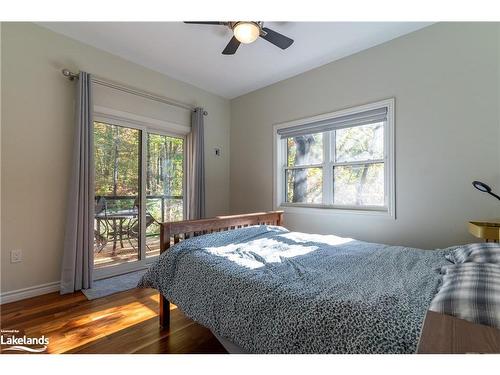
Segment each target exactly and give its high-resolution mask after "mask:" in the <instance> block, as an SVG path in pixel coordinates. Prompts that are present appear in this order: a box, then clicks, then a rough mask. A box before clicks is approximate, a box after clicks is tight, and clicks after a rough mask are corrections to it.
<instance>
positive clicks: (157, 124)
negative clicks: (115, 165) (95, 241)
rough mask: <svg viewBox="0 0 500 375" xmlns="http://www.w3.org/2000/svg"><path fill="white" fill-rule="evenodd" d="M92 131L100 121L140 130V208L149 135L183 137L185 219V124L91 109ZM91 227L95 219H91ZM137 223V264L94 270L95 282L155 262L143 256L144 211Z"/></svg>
mask: <svg viewBox="0 0 500 375" xmlns="http://www.w3.org/2000/svg"><path fill="white" fill-rule="evenodd" d="M92 121H93V122H92V129H93V126H94V125H93V123H94V122H102V123H106V124H109V125H115V126H120V127H126V128H131V129H136V130H139V131H140V132H141V133H140V136H141V139H140V143H141V146H140V150H139V151H140V153H139V157H140V160H139V163H141V175H140V189H141V207H146V194H143V192H146V178H147V176H146V174H147V171H146V169H147V168H144V165H142V163H145V161H146V160H147V144H148V134H149V133H152V134H159V135H165V136H168V137H175V138H182V139H183V141H184V143H183V145H184V147H183V152H184V163H183V169H184V173H183V181H182V184H183V186H182V194H183V210H182V213H183V216H184V218H183V219H184V220H185V219H186V218H187V211H186V210H187V207H188V202H187V200H188V198H189V194H188V193H189V190H188V189H189V184H188V179H187V177H188V176H187V169H186V168H187V134H188V133H189V132H190V131H191V128H190V127H188V126H185V125H181V124H176V123H173V122H167V121H163V120H157V119H153V118H149V117H145V116H139V115H136V114H133V113H129V112H123V111H119V110H115V109H112V108H107V107H101V106H94V111H93V119H92ZM90 220H91V221H92V225H93V220H94V218H93V217H92V218H90ZM140 222H141V234H140V241H141V248H140V254H139V257H138V260H137V261H134V262H126V263H122V264H118V265H115V266H112V267H104V268H99V269H95V268H94V272H93V276H94V281H96V280H100V279H104V278H107V277H112V276H116V275H122V274H124V273H127V272H132V271H137V270H141V269H145V268H147V267H149V266H150V265H151V264H152V263H154V262H155V261H156V260H157V259H158V257H156V256H155V257H146V250H145V244H146V242H145V241H146V210H145V209H141V212H140Z"/></svg>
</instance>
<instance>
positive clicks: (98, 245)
mask: <svg viewBox="0 0 500 375" xmlns="http://www.w3.org/2000/svg"><path fill="white" fill-rule="evenodd" d="M94 217H95V219H96V222H97V228H94V251H96V250H97V253H100V252H101V251H102V249H104V247H106V244H107V243H108V232H109V228H108V220H107V202H106V198H104V197H99V199H98V200H97V202H96V204H95V207H94ZM102 229H104V230H102Z"/></svg>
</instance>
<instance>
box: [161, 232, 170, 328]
mask: <svg viewBox="0 0 500 375" xmlns="http://www.w3.org/2000/svg"><path fill="white" fill-rule="evenodd" d="M167 225H168V224H166V223H162V224H161V225H160V255H161V254H162V253H164V252H165V251H167V249H168V248H169V247H170V232H169V231H168V230H167V228H165V227H166V226H167ZM159 295H160V326H161V328H163V329H169V328H170V302H169V301H168V299H166V298H165V297H164V296H163V295H162V294H161V293H159Z"/></svg>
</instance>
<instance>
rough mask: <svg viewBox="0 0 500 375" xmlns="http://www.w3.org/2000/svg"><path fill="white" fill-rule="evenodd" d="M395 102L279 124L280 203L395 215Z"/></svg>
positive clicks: (277, 184)
mask: <svg viewBox="0 0 500 375" xmlns="http://www.w3.org/2000/svg"><path fill="white" fill-rule="evenodd" d="M393 106H394V101H393V100H386V101H383V102H378V103H373V104H370V105H365V106H361V107H356V108H351V109H349V110H344V111H339V112H335V113H330V114H326V115H321V116H316V117H314V118H309V119H303V120H298V121H294V122H290V123H285V124H279V125H275V160H276V166H275V176H274V177H275V179H274V180H275V205H276V206H277V207H280V206H281V207H306V208H314V207H316V208H331V209H343V210H356V211H358V212H360V211H361V212H362V211H370V212H384V213H388V214H390V215H392V216H394V155H393V154H394V152H393V150H394V140H393V126H394V125H393Z"/></svg>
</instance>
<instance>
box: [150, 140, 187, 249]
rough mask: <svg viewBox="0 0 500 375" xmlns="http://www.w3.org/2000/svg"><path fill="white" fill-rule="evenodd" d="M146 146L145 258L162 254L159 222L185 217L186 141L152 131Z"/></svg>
mask: <svg viewBox="0 0 500 375" xmlns="http://www.w3.org/2000/svg"><path fill="white" fill-rule="evenodd" d="M147 147H148V148H147V180H146V203H147V204H146V207H147V211H146V257H150V256H155V255H158V254H159V249H160V227H159V225H158V223H157V222H165V221H179V220H182V219H183V207H184V204H183V202H184V197H183V184H184V140H183V139H182V138H176V137H169V136H166V135H160V134H152V133H149V134H148V145H147ZM153 219H154V220H153Z"/></svg>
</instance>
